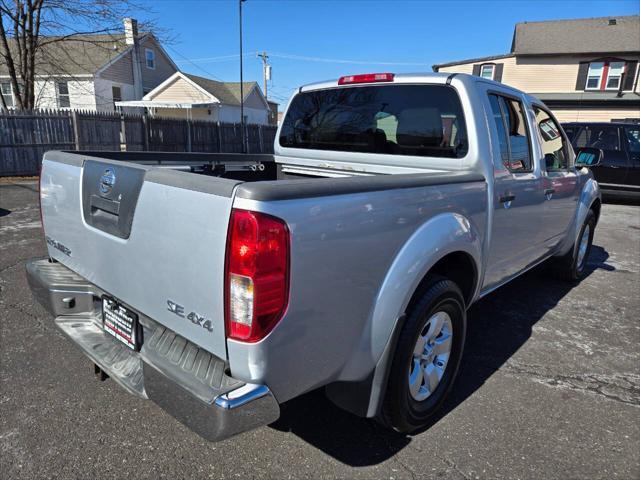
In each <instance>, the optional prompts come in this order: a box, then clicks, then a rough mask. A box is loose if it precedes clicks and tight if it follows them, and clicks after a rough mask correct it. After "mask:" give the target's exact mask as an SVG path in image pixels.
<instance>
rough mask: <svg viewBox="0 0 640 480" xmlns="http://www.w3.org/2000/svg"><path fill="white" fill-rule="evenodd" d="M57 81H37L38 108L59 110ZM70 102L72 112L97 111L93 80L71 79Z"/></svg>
mask: <svg viewBox="0 0 640 480" xmlns="http://www.w3.org/2000/svg"><path fill="white" fill-rule="evenodd" d="M56 80H57V79H53V78H48V79H44V80H36V83H35V92H36V108H58V95H57V93H56V83H55V82H56ZM67 82H68V87H69V101H70V103H71V107H70V109H71V110H74V109H75V110H95V109H96V95H95V89H94V84H93V79H86V80H81V79H69V80H67Z"/></svg>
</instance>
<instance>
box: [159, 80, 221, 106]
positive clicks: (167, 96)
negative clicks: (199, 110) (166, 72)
mask: <svg viewBox="0 0 640 480" xmlns="http://www.w3.org/2000/svg"><path fill="white" fill-rule="evenodd" d="M150 100H157V101H159V102H176V103H197V102H210V101H211V97H210V96H209V95H207V94H205V93H204V92H202V91H201V90H199V89H198V88H196V87H195V86H193V85H192V84H191V83H189V82H187V81H186V80H185V79H183V78H181V77H178V78H176V79H175V80H174V81H173V82H171V83H170V84H169V85H167V86H165V87H164V88H163V89H162V90H160V91H159V92H158V93H156V94H155V95H154V96H153V97H151V98H150Z"/></svg>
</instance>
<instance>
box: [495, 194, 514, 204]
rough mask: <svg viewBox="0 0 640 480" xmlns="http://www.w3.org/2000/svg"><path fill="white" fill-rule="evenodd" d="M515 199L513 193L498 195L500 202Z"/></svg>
mask: <svg viewBox="0 0 640 480" xmlns="http://www.w3.org/2000/svg"><path fill="white" fill-rule="evenodd" d="M515 199H516V196H515V195H500V199H499V200H500V203H507V202H513V201H514V200H515Z"/></svg>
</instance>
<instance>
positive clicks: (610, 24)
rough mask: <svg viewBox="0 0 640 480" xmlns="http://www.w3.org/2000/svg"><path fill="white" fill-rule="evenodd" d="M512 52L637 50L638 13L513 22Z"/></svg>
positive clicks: (639, 43)
mask: <svg viewBox="0 0 640 480" xmlns="http://www.w3.org/2000/svg"><path fill="white" fill-rule="evenodd" d="M511 52H512V53H515V54H516V55H555V54H581V53H636V52H640V15H628V16H622V17H615V16H614V17H599V18H580V19H574V20H551V21H544V22H523V23H517V24H516V27H515V30H514V32H513V43H512V46H511Z"/></svg>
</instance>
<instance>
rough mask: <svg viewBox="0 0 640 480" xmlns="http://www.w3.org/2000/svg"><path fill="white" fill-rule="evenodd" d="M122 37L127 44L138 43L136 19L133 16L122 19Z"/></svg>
mask: <svg viewBox="0 0 640 480" xmlns="http://www.w3.org/2000/svg"><path fill="white" fill-rule="evenodd" d="M124 38H125V41H126V43H127V45H135V44H137V43H138V21H137V20H136V19H135V18H125V19H124Z"/></svg>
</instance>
